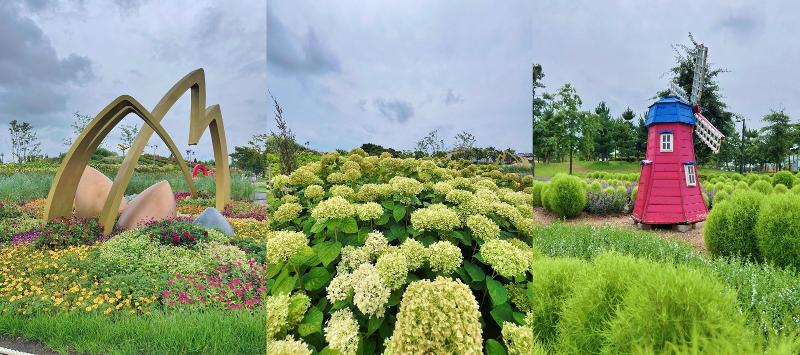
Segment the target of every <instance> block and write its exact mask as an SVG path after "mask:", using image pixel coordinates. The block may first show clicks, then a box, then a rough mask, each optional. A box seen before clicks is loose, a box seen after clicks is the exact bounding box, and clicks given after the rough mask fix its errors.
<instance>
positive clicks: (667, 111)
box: [644, 96, 696, 127]
mask: <svg viewBox="0 0 800 355" xmlns="http://www.w3.org/2000/svg"><path fill="white" fill-rule="evenodd" d="M695 120H696V119H695V118H694V113H692V107H691V106H689V104H688V103H686V102H684V101H683V100H681V99H679V98H678V97H677V96H664V97H662V98H660V99H659V100H658V101H656V102H655V103H654V104H652V105H650V110H649V111H648V112H647V119H646V120H645V122H644V125H645V126H647V127H649V126H650V125H652V124H654V123H674V122H680V123H686V124H688V125H694V124H695Z"/></svg>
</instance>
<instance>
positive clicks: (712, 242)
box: [703, 191, 764, 260]
mask: <svg viewBox="0 0 800 355" xmlns="http://www.w3.org/2000/svg"><path fill="white" fill-rule="evenodd" d="M763 199H764V195H763V194H761V193H758V192H755V191H737V192H736V193H734V194H733V196H731V197H730V199H729V200H728V201H727V202H725V203H721V204H719V205H717V206H715V207H714V209H713V210H711V213H709V215H708V220H707V222H706V227H705V230H704V232H703V237H704V238H705V242H706V247H707V248H708V251H709V252H710V253H711V255H714V256H740V257H743V258H746V259H751V260H759V259H760V256H759V255H760V253H759V251H758V242H757V239H756V235H755V226H756V220H757V217H758V212H759V210H760V206H761V201H762V200H763Z"/></svg>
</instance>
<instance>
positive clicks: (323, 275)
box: [301, 266, 332, 291]
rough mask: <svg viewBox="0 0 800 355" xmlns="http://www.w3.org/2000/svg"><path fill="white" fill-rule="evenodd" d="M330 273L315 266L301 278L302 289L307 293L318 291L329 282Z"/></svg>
mask: <svg viewBox="0 0 800 355" xmlns="http://www.w3.org/2000/svg"><path fill="white" fill-rule="evenodd" d="M331 278H332V277H331V273H330V272H329V271H328V269H326V268H324V267H320V266H317V267H315V268H312V269H311V270H309V271H308V273H306V274H305V275H303V278H302V279H301V280H302V282H303V288H305V289H306V290H308V291H314V290H318V289H320V288H322V287H325V285H327V284H328V283H329V282H331Z"/></svg>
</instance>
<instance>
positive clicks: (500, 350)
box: [486, 339, 508, 355]
mask: <svg viewBox="0 0 800 355" xmlns="http://www.w3.org/2000/svg"><path fill="white" fill-rule="evenodd" d="M506 354H508V353H507V352H506V348H505V347H504V346H503V344H500V342H499V341H497V340H494V339H487V340H486V355H506Z"/></svg>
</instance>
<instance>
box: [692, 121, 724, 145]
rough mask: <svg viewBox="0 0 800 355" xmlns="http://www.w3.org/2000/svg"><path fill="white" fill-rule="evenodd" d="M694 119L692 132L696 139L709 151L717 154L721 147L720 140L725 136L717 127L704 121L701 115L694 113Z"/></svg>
mask: <svg viewBox="0 0 800 355" xmlns="http://www.w3.org/2000/svg"><path fill="white" fill-rule="evenodd" d="M694 117H695V118H697V124H696V125H695V129H694V132H695V134H697V137H699V138H700V140H701V141H703V143H705V145H707V146H708V147H709V148H711V151H712V152H714V154H716V153H719V147H720V145H722V139H723V138H725V135H724V134H722V132H720V131H719V130H718V129H717V127H714V125H712V124H711V122H709V121H708V119H706V118H705V117H704V116H703V114H701V113H695V114H694Z"/></svg>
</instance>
